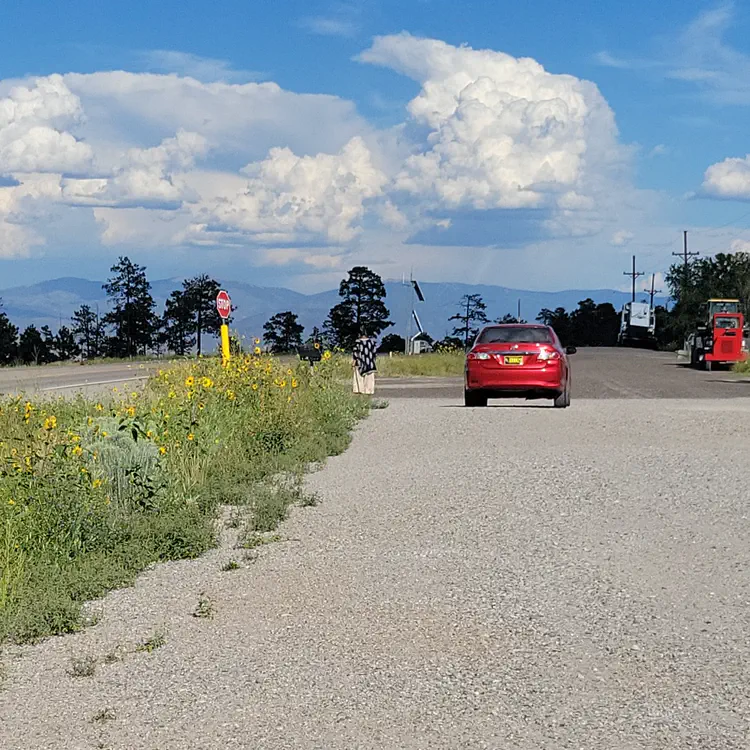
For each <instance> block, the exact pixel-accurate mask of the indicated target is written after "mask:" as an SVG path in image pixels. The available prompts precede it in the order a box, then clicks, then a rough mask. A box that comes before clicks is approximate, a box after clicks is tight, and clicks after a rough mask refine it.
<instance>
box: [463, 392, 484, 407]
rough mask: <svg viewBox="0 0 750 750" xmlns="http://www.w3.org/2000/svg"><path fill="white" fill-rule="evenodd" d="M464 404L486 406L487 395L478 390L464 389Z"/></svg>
mask: <svg viewBox="0 0 750 750" xmlns="http://www.w3.org/2000/svg"><path fill="white" fill-rule="evenodd" d="M464 406H487V396H485V395H484V393H480V392H478V391H464Z"/></svg>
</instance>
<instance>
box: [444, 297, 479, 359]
mask: <svg viewBox="0 0 750 750" xmlns="http://www.w3.org/2000/svg"><path fill="white" fill-rule="evenodd" d="M459 305H460V311H459V312H457V313H456V314H455V315H451V317H450V318H449V320H457V321H459V322H460V325H457V326H456V327H455V328H454V329H453V336H454V337H456V338H458V337H461V338H462V339H463V341H464V346H465V347H466V348H467V349H468V348H469V344H470V343H471V341H472V340H473V339H475V338H476V336H477V334H478V333H479V328H478V325H477V324H478V323H487V322H488V318H487V313H486V312H485V310H486V309H487V305H485V304H484V300H483V299H482V295H481V294H464V296H463V297H461V302H460V303H459Z"/></svg>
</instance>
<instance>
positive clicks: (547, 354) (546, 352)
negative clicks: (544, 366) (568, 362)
mask: <svg viewBox="0 0 750 750" xmlns="http://www.w3.org/2000/svg"><path fill="white" fill-rule="evenodd" d="M537 356H538V357H539V359H540V360H541V361H542V362H550V361H552V360H555V359H560V353H559V352H556V351H555V350H554V349H551V350H550V349H542V351H540V352H539V354H538V355H537Z"/></svg>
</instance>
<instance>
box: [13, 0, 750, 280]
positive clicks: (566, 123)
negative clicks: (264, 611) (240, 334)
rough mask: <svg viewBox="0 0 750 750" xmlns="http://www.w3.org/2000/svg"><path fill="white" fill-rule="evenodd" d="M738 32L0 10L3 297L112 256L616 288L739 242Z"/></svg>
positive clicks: (639, 23)
mask: <svg viewBox="0 0 750 750" xmlns="http://www.w3.org/2000/svg"><path fill="white" fill-rule="evenodd" d="M402 32H407V35H403V34H402ZM748 32H750V7H746V6H745V5H744V4H741V3H739V2H737V3H732V2H702V1H700V2H699V1H698V0H682V1H681V2H677V1H676V0H667V1H666V2H662V3H653V2H645V1H644V0H632V2H630V3H627V4H625V3H616V2H604V1H602V0H599V2H593V1H592V0H579V2H576V3H570V2H562V1H555V0H539V1H538V2H535V3H510V2H499V1H497V0H495V1H494V2H490V1H489V0H483V1H481V2H479V1H476V0H475V1H474V2H464V3H461V4H457V3H454V2H446V1H444V0H411V2H409V1H408V0H406V1H402V2H395V0H372V1H371V2H364V1H359V2H352V1H350V2H309V1H308V2H297V1H296V0H295V1H290V2H281V3H275V4H271V3H246V2H235V1H233V0H232V1H229V2H223V3H216V4H208V3H205V2H197V1H194V0H186V1H183V2H180V3H176V2H171V1H170V0H166V1H164V2H161V3H158V4H155V3H151V2H142V1H141V2H138V1H134V2H130V3H128V4H125V5H123V4H111V3H101V2H82V1H75V0H72V1H69V2H66V3H64V4H60V3H53V2H33V1H32V2H29V1H28V0H27V1H26V2H21V1H20V0H6V2H5V3H4V4H3V23H2V26H0V49H2V50H3V55H2V57H1V58H0V288H3V287H8V286H13V285H17V284H21V283H24V282H33V281H36V280H39V279H42V278H50V277H54V276H60V275H78V276H85V277H88V278H101V277H102V276H103V275H105V274H106V271H107V268H108V267H109V265H111V263H112V262H113V261H114V259H116V257H117V256H118V255H120V254H127V255H130V256H131V257H132V258H134V259H136V260H139V261H140V262H142V263H145V264H146V265H147V266H148V267H149V270H150V273H151V275H152V276H155V277H156V276H159V277H167V276H180V275H183V274H190V273H193V272H196V271H202V270H212V271H213V272H214V273H216V274H217V275H223V276H224V277H228V278H231V277H232V276H234V277H237V278H242V279H243V280H245V281H251V282H256V283H262V284H278V285H285V286H292V287H294V288H297V289H300V290H303V291H304V290H317V289H322V288H327V287H330V286H332V285H334V284H335V282H336V280H337V279H338V278H339V277H340V276H341V275H342V273H343V272H344V271H345V270H346V268H348V267H350V266H351V265H353V264H354V263H365V264H368V265H371V266H372V267H374V268H376V269H377V270H379V271H380V272H381V273H382V274H383V275H384V276H400V274H401V273H402V272H404V271H405V272H408V271H409V270H410V268H411V267H412V266H414V267H415V268H416V270H417V271H418V272H419V273H420V275H421V276H423V277H425V278H427V279H431V280H457V281H469V282H472V281H483V282H489V283H498V284H503V285H507V286H517V287H526V288H536V289H541V288H547V289H560V288H569V287H579V288H581V287H601V286H621V285H622V281H621V279H622V276H621V272H622V270H624V269H625V268H627V264H628V259H629V256H630V255H631V254H633V253H635V254H636V255H637V256H638V257H639V259H640V261H641V262H640V265H641V266H642V267H643V270H645V271H647V272H663V271H665V270H666V268H667V266H668V264H669V262H670V260H671V255H670V253H671V252H672V251H673V250H678V249H679V245H680V241H681V240H680V237H681V230H682V229H688V230H689V232H690V235H689V236H690V239H691V246H692V247H694V248H695V249H699V250H704V251H706V252H717V251H720V250H730V249H732V250H744V249H746V246H745V245H744V244H743V242H747V243H748V244H747V248H750V205H749V204H748V202H749V201H750V176H749V175H750V163H749V162H748V161H747V160H746V159H745V157H746V155H747V153H748V151H750V148H749V147H748V142H747V141H748V138H747V135H746V134H747V126H746V121H747V116H748V109H749V108H750V44H748V42H747V41H746V40H747V39H748V38H750V34H748ZM523 58H531V60H532V61H535V62H533V63H531V65H530V66H529V65H527V64H526V63H525V62H524V61H523ZM537 64H538V65H537ZM539 66H541V68H540V67H539ZM120 71H125V72H126V73H128V74H130V75H128V76H125V75H124V74H120V73H119V72H120ZM60 76H61V77H60ZM277 87H278V88H277ZM3 111H5V112H6V115H5V118H3V114H2V113H3ZM727 160H730V161H727Z"/></svg>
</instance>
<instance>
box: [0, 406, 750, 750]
mask: <svg viewBox="0 0 750 750" xmlns="http://www.w3.org/2000/svg"><path fill="white" fill-rule="evenodd" d="M455 404H456V402H455V400H453V401H448V400H440V399H419V398H415V399H399V400H394V401H393V402H392V403H391V405H390V407H389V408H388V409H386V410H384V411H376V412H375V413H373V415H372V416H371V418H370V419H368V420H367V421H366V422H365V423H363V424H362V425H361V427H360V428H359V429H358V431H357V435H356V437H355V440H354V443H353V445H352V447H351V448H350V450H349V451H347V452H346V453H345V454H344V455H342V456H339V457H337V458H334V459H331V460H330V462H329V463H328V464H327V466H326V467H325V468H324V469H323V470H322V471H320V472H318V473H316V474H313V475H311V476H310V477H309V482H308V483H309V487H310V489H311V490H313V491H315V492H317V493H318V494H319V496H320V498H321V500H322V503H321V504H320V505H319V506H317V507H315V508H308V509H300V510H298V511H296V512H295V513H294V515H293V516H292V518H291V519H290V520H289V521H288V522H286V523H285V524H284V525H283V527H282V529H281V536H282V541H281V542H279V543H276V544H271V545H267V546H264V547H262V548H260V550H259V553H258V557H257V560H256V561H255V562H252V563H250V562H247V563H245V562H244V561H243V566H242V567H241V568H240V569H239V570H235V571H232V572H222V571H221V570H220V568H221V566H222V564H223V563H225V562H227V561H228V560H229V559H230V558H234V559H237V560H240V561H242V554H241V552H239V551H238V550H235V549H232V537H231V535H229V534H227V535H226V537H225V540H224V544H223V546H222V547H221V548H220V549H217V550H215V551H213V552H211V553H209V554H208V555H206V556H205V557H203V558H201V559H200V560H197V561H192V562H181V563H169V564H166V565H162V566H158V567H156V568H154V569H152V570H150V571H148V572H147V573H146V574H144V575H143V576H142V577H141V578H140V579H139V580H138V582H137V584H136V586H135V587H133V588H131V589H125V590H122V591H118V592H114V593H113V594H112V595H110V596H109V597H107V599H106V600H104V601H103V602H102V603H100V604H99V605H98V606H99V607H100V608H101V611H102V618H101V621H100V622H99V623H98V624H97V625H96V626H94V627H92V628H91V629H89V630H87V631H85V632H83V633H80V634H76V635H73V636H68V637H63V638H55V639H51V640H49V641H46V642H45V643H43V644H40V645H37V646H33V647H25V648H20V649H18V648H14V649H11V650H10V651H9V652H7V653H6V654H5V657H4V661H5V664H6V668H7V671H8V677H7V679H6V682H5V684H4V689H3V695H2V701H1V702H0V747H3V748H4V747H8V748H14V749H15V748H17V749H18V750H32V749H34V750H36V749H37V748H45V749H49V748H61V749H62V748H65V749H66V750H67V749H69V748H70V749H73V748H94V747H102V748H111V749H112V750H115V749H117V750H126V749H127V750H140V749H141V748H143V749H144V750H167V749H169V750H171V749H174V750H177V749H178V748H179V749H180V750H184V748H191V750H192V749H199V748H200V749H203V748H205V749H206V750H208V749H209V748H211V749H212V750H214V749H215V748H257V747H264V748H326V749H329V748H330V749H338V748H341V749H342V750H343V749H344V748H347V749H349V748H353V747H356V748H428V747H429V748H524V749H526V748H528V749H529V750H532V749H533V750H539V749H540V748H544V749H547V748H549V750H558V749H560V748H582V747H585V748H605V747H606V748H617V750H626V749H630V748H633V750H635V748H638V749H639V750H642V749H643V748H649V749H650V748H653V749H654V750H656V749H657V748H658V749H659V750H664V749H667V748H675V750H676V749H677V748H680V750H684V749H685V748H722V749H724V748H738V749H739V748H746V747H747V746H748V742H749V741H750V662H749V661H748V656H749V651H750V646H749V645H748V644H750V614H749V613H750V609H748V603H749V600H750V579H749V577H748V570H749V569H750V520H749V517H748V514H747V497H748V493H747V484H746V476H747V474H746V470H745V468H744V466H745V464H744V462H745V461H746V457H747V455H748V447H750V399H737V400H721V401H719V400H716V401H714V400H709V399H704V400H700V401H682V400H677V399H670V400H663V401H660V400H639V399H634V398H630V399H626V400H616V399H610V400H602V401H595V400H578V401H577V402H574V405H573V407H572V408H571V409H568V410H564V411H562V410H553V409H551V408H548V407H547V406H546V404H540V405H538V406H539V407H540V408H538V406H537V405H536V404H532V405H530V406H529V407H524V408H517V407H516V406H515V405H507V406H500V407H498V408H489V409H478V410H471V409H462V408H456V407H455ZM202 592H205V594H206V595H207V596H208V597H209V598H210V599H211V601H212V602H213V605H214V609H215V614H214V617H213V618H212V619H198V618H195V617H193V616H192V613H193V611H194V610H195V607H196V604H197V602H198V599H199V597H200V596H201V593H202ZM96 608H97V605H95V606H94V609H96ZM163 623H168V628H167V630H166V644H165V645H164V646H163V647H162V648H159V649H157V650H155V651H153V652H152V653H137V652H135V647H136V645H137V644H138V643H139V642H140V641H141V640H143V639H144V638H147V637H149V636H150V635H151V634H152V633H153V632H154V631H155V630H157V629H159V628H160V627H161V626H162V624H163ZM117 649H120V650H121V652H122V653H124V658H123V659H122V660H118V661H114V663H111V664H107V663H104V658H105V656H106V655H108V654H113V653H114V652H115V651H116V650H117ZM75 654H79V655H80V654H90V655H92V656H95V657H96V658H97V659H98V660H99V663H98V665H97V668H96V671H95V674H94V675H93V676H91V677H77V678H75V677H72V676H69V675H68V674H67V670H68V669H69V667H70V658H71V656H72V655H75ZM106 709H110V711H109V712H106V711H105V710H106Z"/></svg>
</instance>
